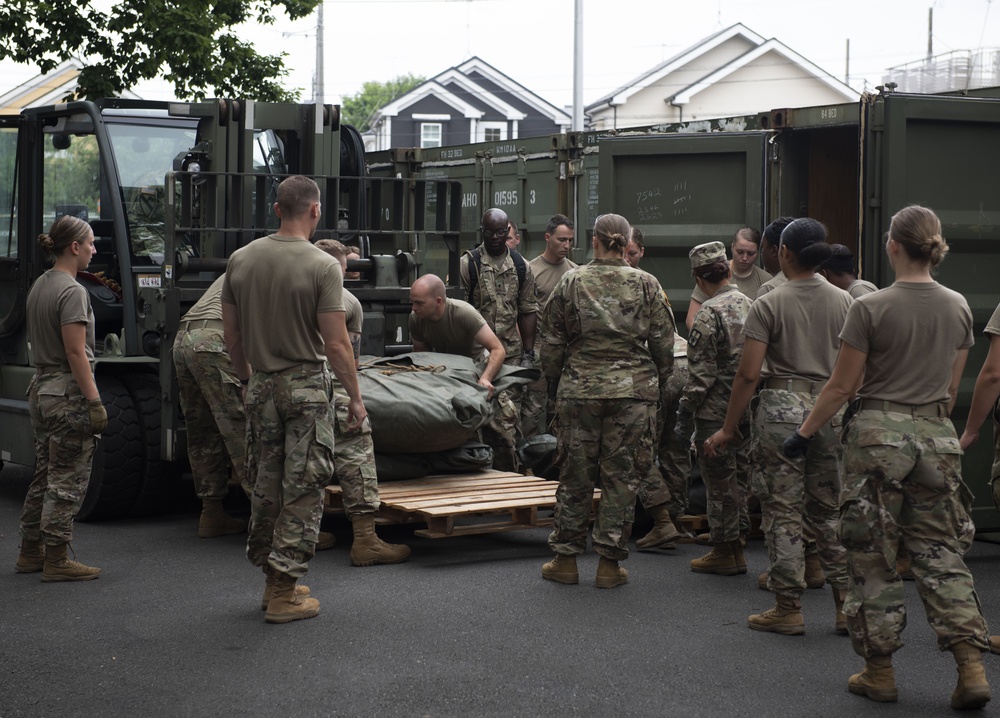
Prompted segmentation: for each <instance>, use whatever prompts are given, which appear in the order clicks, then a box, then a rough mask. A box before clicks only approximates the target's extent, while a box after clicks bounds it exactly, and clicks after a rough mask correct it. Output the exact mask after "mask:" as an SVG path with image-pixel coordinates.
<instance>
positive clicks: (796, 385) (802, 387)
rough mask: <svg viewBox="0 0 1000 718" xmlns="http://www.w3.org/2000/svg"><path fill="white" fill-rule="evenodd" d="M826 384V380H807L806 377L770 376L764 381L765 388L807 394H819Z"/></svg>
mask: <svg viewBox="0 0 1000 718" xmlns="http://www.w3.org/2000/svg"><path fill="white" fill-rule="evenodd" d="M824 386H826V382H825V381H807V380H806V379H777V378H774V377H772V378H770V379H767V380H766V381H765V382H764V388H765V389H779V390H784V391H801V392H805V393H807V394H819V393H820V392H821V391H823V387H824Z"/></svg>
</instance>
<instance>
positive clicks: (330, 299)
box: [222, 234, 345, 372]
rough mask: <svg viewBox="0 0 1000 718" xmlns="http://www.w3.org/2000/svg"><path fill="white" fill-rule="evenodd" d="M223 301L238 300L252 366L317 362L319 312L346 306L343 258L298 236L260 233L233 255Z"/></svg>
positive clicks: (273, 367) (272, 367)
mask: <svg viewBox="0 0 1000 718" xmlns="http://www.w3.org/2000/svg"><path fill="white" fill-rule="evenodd" d="M222 301H223V302H226V303H228V304H235V305H236V309H237V312H238V314H239V319H240V330H241V332H242V334H243V349H244V351H245V352H246V356H247V360H248V361H249V362H250V365H251V366H252V367H253V368H254V371H264V372H276V371H283V370H285V369H289V368H291V367H293V366H296V365H298V364H303V363H314V362H315V363H319V362H322V361H324V360H325V359H326V354H325V352H324V348H323V337H322V335H321V334H320V332H319V321H318V319H317V317H316V315H317V314H321V313H324V312H343V311H345V306H344V287H343V275H342V274H341V270H340V262H338V261H337V260H336V259H334V258H333V257H331V256H330V255H329V254H327V253H326V252H324V251H323V250H321V249H317V248H316V247H315V246H314V245H312V244H310V243H309V242H307V241H305V240H304V239H301V238H299V237H282V236H280V235H277V234H272V235H270V236H268V237H261V238H260V239H255V240H254V241H253V242H251V243H250V244H248V245H247V246H246V247H243V248H242V249H238V250H236V251H235V252H233V256H232V257H230V258H229V265H228V268H227V270H226V274H225V283H224V284H223V287H222Z"/></svg>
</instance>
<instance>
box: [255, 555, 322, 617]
mask: <svg viewBox="0 0 1000 718" xmlns="http://www.w3.org/2000/svg"><path fill="white" fill-rule="evenodd" d="M269 571H270V573H269V574H268V577H269V578H272V579H273V581H274V583H273V585H272V587H271V600H270V601H268V602H267V613H265V614H264V620H265V621H267V622H268V623H290V622H292V621H299V620H302V619H304V618H315V617H316V616H318V615H319V601H318V600H316V599H315V598H307V597H305V596H302V595H300V594H299V593H298V592H297V591H296V590H295V579H294V578H293V577H291V576H289V575H288V574H287V573H284V572H282V571H276V570H275V569H273V568H271V569H269ZM265 590H266V589H265Z"/></svg>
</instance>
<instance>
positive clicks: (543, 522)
mask: <svg viewBox="0 0 1000 718" xmlns="http://www.w3.org/2000/svg"><path fill="white" fill-rule="evenodd" d="M558 486H559V484H558V482H556V481H546V480H545V479H540V478H538V477H536V476H524V475H522V474H516V473H512V472H506V471H483V472H479V473H476V474H461V475H454V474H451V475H442V476H428V477H425V478H422V479H412V480H409V481H391V482H387V483H384V484H380V485H379V494H380V498H381V500H382V506H381V508H379V511H378V513H377V514H376V518H377V519H378V520H379V523H395V524H402V523H411V522H415V521H420V522H424V523H426V524H427V528H425V529H418V530H417V531H415V532H414V533H415V534H416V535H417V536H424V537H426V538H446V537H448V536H467V535H470V534H485V533H495V532H497V531H513V530H515V529H529V528H539V527H544V526H551V525H552V516H550V515H542V516H539V510H542V511H543V512H544V511H546V510H547V509H552V508H554V507H555V505H556V488H557V487H558ZM599 499H600V491H599V490H595V491H594V501H593V504H592V507H591V508H592V510H593V509H596V507H597V502H598V500H599ZM326 500H327V501H326V507H327V510H328V511H332V512H336V511H343V510H344V503H343V496H342V494H341V490H340V487H339V486H328V487H327V489H326ZM483 517H487V518H486V520H483Z"/></svg>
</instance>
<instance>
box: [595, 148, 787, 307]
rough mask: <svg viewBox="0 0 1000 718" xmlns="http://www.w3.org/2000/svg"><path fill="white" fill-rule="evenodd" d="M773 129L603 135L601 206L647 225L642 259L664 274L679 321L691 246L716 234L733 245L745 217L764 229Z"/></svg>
mask: <svg viewBox="0 0 1000 718" xmlns="http://www.w3.org/2000/svg"><path fill="white" fill-rule="evenodd" d="M770 136H771V133H770V132H745V133H717V134H705V135H667V136H664V135H656V136H646V137H628V138H610V139H606V140H603V141H602V142H601V143H600V147H601V149H600V189H599V199H598V206H599V207H600V211H601V212H602V213H605V212H615V213H616V214H621V215H623V216H624V217H625V218H626V219H628V220H629V222H631V223H632V224H633V225H635V226H637V227H639V229H641V230H642V233H643V237H644V243H645V246H646V253H645V256H644V257H643V260H642V263H641V265H640V267H641V268H642V269H645V270H646V271H648V272H652V273H653V274H654V275H656V277H657V278H658V279H659V280H660V283H661V284H662V285H663V288H664V289H665V290H666V291H667V295H668V296H669V297H670V303H671V305H673V307H674V312H675V314H676V315H677V319H678V326H682V327H683V325H684V314H685V312H686V311H687V306H688V301H689V300H690V298H691V292H692V290H693V288H694V280H693V279H692V278H691V265H690V264H689V263H688V258H687V255H688V251H689V250H690V249H691V248H692V247H694V246H695V245H697V244H702V243H704V242H712V241H715V240H718V241H720V242H723V243H724V244H725V245H726V247H727V250H728V247H729V245H730V244H731V242H732V238H733V233H734V232H735V231H736V230H737V229H739V228H740V227H741V226H743V225H749V226H751V227H756V228H757V229H762V228H763V227H764V224H765V221H766V217H765V209H764V208H765V207H766V202H765V193H766V189H767V188H766V177H765V171H764V168H765V162H764V159H765V149H766V142H767V140H768V138H769V137H770Z"/></svg>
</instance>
